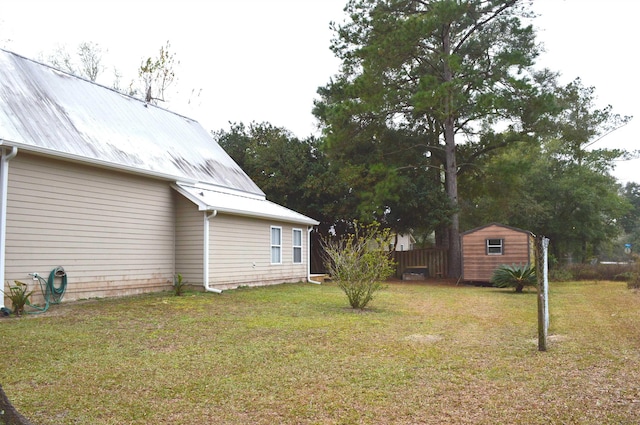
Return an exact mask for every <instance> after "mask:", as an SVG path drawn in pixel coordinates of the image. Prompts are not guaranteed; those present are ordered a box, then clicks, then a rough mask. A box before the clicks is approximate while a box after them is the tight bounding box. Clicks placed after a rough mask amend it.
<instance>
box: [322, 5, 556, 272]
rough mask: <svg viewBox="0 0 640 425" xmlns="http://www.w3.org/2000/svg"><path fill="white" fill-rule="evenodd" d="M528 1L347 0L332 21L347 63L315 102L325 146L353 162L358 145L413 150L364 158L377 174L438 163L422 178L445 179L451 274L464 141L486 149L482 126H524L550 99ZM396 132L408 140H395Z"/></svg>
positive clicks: (384, 177) (384, 176)
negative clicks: (395, 157) (540, 79)
mask: <svg viewBox="0 0 640 425" xmlns="http://www.w3.org/2000/svg"><path fill="white" fill-rule="evenodd" d="M525 3H526V2H524V1H519V0H508V1H501V0H465V1H453V0H439V1H411V0H350V1H349V2H348V3H347V6H346V8H345V11H346V12H347V14H348V16H349V20H348V21H347V22H346V23H344V24H342V25H334V26H333V29H334V31H335V38H334V39H333V41H332V45H331V48H332V50H333V52H334V53H335V55H336V56H337V57H338V58H339V59H340V60H341V61H342V67H341V71H340V73H339V74H338V75H337V76H335V78H334V79H332V80H331V81H330V82H329V83H328V84H327V85H326V86H324V87H321V88H320V89H319V94H320V96H321V99H320V100H319V101H318V102H317V103H316V105H315V109H314V113H315V115H316V116H317V117H318V118H319V119H320V121H321V123H322V124H323V128H324V134H325V136H326V138H327V154H328V155H329V156H330V158H331V159H332V160H333V159H335V160H343V161H344V158H346V157H347V155H345V153H349V155H348V157H350V158H351V159H350V160H348V161H344V162H347V163H349V162H352V161H353V160H354V159H353V158H354V157H355V156H357V154H358V152H363V153H365V155H366V156H367V157H368V158H371V155H372V153H373V152H382V153H383V154H387V153H389V152H396V151H398V148H400V149H404V152H405V153H406V154H407V155H409V156H410V157H411V158H410V160H409V161H408V162H405V163H404V164H402V163H401V164H398V163H395V162H394V161H387V157H386V156H384V155H383V156H382V157H378V158H376V160H375V161H371V160H370V159H368V160H367V161H366V164H364V165H363V168H365V169H366V170H367V173H368V174H370V173H372V172H373V171H377V175H378V176H380V179H379V181H391V182H392V181H393V179H394V178H395V177H396V175H397V174H396V173H394V172H393V171H395V170H397V169H398V168H399V167H398V166H399V165H400V166H414V164H416V163H418V164H419V166H418V167H414V170H418V169H421V168H422V170H424V171H425V172H427V171H426V169H427V168H432V167H435V168H436V169H440V173H439V174H437V175H436V177H435V178H431V179H424V181H425V183H426V182H430V185H431V186H432V187H437V186H438V185H443V186H441V189H442V188H443V189H444V192H445V193H446V195H447V198H448V201H449V205H448V206H447V208H448V209H449V214H448V216H447V217H446V219H442V220H441V222H440V223H441V224H447V225H448V235H446V236H448V237H445V238H444V240H445V241H446V240H448V244H449V267H450V270H449V275H451V276H458V275H459V273H460V244H459V238H458V234H459V216H458V208H459V202H458V173H459V171H460V167H459V165H458V163H457V151H458V148H457V145H458V144H459V143H462V142H464V143H465V144H467V145H468V146H470V147H471V149H485V150H486V149H488V148H490V147H489V146H486V145H481V144H479V138H478V135H479V134H480V133H482V132H483V131H484V130H485V129H487V128H490V126H491V125H493V124H495V123H496V122H498V121H502V122H504V121H507V122H509V123H511V125H512V127H513V128H514V129H515V130H518V131H522V130H523V127H524V124H531V122H532V121H535V116H536V115H537V114H538V112H537V111H536V107H537V106H540V105H542V106H544V105H545V104H544V103H536V102H535V100H536V99H537V98H538V96H539V95H540V94H539V93H537V92H536V88H535V85H534V84H533V76H532V73H531V72H528V71H529V68H530V67H531V66H532V64H533V60H534V58H535V57H536V55H537V54H538V48H537V46H536V43H535V34H534V31H533V29H532V27H531V26H530V25H529V26H526V25H523V23H522V20H521V17H522V16H526V15H527V11H526V7H525V6H526V4H525ZM524 112H528V113H529V115H528V116H526V117H523V115H524ZM523 118H526V120H525V119H523ZM389 134H401V135H402V136H403V137H405V138H406V139H405V140H406V141H407V143H405V144H402V145H400V146H398V145H397V143H396V142H397V140H398V139H397V138H396V137H389V136H388V135H389ZM486 140H487V139H486ZM409 141H412V142H409ZM345 146H348V147H345ZM425 158H427V159H425ZM382 169H384V171H381V170H382ZM441 176H444V179H442V177H441ZM385 184H386V183H385ZM384 207H385V206H384V205H379V206H378V208H380V209H382V208H384Z"/></svg>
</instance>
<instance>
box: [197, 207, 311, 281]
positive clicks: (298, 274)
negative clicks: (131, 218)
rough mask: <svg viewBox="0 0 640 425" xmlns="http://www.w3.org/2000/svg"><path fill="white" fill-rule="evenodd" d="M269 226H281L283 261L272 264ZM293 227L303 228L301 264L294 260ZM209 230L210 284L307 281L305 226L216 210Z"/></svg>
mask: <svg viewBox="0 0 640 425" xmlns="http://www.w3.org/2000/svg"><path fill="white" fill-rule="evenodd" d="M271 226H280V227H282V264H271ZM294 228H296V229H301V230H302V264H294V263H293V229H294ZM209 230H210V236H211V239H210V244H211V245H210V263H209V265H210V269H209V270H210V271H209V276H210V282H209V284H210V286H212V287H214V288H218V289H228V288H235V287H238V286H245V285H246V286H254V285H269V284H278V283H283V282H299V281H304V280H306V278H307V261H308V255H307V248H308V246H307V241H308V239H307V238H308V237H309V234H308V232H307V229H306V226H304V225H291V224H287V223H280V222H275V221H269V220H260V219H255V218H247V217H241V216H233V215H227V214H221V213H219V214H218V215H217V216H216V217H214V218H212V219H211V220H210V228H209Z"/></svg>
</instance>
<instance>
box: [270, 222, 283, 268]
mask: <svg viewBox="0 0 640 425" xmlns="http://www.w3.org/2000/svg"><path fill="white" fill-rule="evenodd" d="M271 264H282V227H274V226H271Z"/></svg>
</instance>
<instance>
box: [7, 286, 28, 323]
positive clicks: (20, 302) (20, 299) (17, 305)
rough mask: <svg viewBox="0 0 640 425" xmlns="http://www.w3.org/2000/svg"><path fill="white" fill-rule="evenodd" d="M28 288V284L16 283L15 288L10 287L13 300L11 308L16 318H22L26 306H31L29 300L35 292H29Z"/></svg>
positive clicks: (10, 297)
mask: <svg viewBox="0 0 640 425" xmlns="http://www.w3.org/2000/svg"><path fill="white" fill-rule="evenodd" d="M27 289H28V287H27V284H26V283H23V282H20V281H17V280H16V281H15V286H11V285H9V295H7V297H9V299H10V300H11V308H13V313H14V314H15V315H16V316H21V315H22V314H23V313H24V307H25V305H28V304H30V302H29V298H31V295H32V294H33V291H27Z"/></svg>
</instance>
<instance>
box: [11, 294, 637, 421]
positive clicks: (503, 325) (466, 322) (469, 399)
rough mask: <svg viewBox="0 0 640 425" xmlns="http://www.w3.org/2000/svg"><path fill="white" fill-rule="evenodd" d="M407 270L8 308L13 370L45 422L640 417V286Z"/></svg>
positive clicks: (14, 390)
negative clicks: (541, 290)
mask: <svg viewBox="0 0 640 425" xmlns="http://www.w3.org/2000/svg"><path fill="white" fill-rule="evenodd" d="M536 299H537V297H536V294H535V292H534V291H529V292H526V291H525V292H524V293H523V294H516V293H514V292H513V291H512V290H509V289H496V288H478V287H468V286H454V285H428V284H416V283H412V284H403V283H391V284H390V285H389V287H388V288H387V289H386V290H385V291H382V292H380V293H378V295H377V297H376V299H375V300H374V301H373V302H372V303H371V305H370V308H368V309H366V310H364V311H360V310H353V309H351V308H349V307H348V306H347V303H346V299H345V297H344V293H342V291H341V290H340V289H339V288H337V287H336V286H335V285H333V284H324V285H310V284H284V285H278V286H271V287H262V288H246V289H239V290H235V291H228V292H225V293H223V294H221V295H217V294H205V293H196V292H186V293H185V294H184V295H183V296H181V297H176V296H174V295H173V294H172V293H162V294H152V295H144V296H136V297H128V298H121V299H105V300H90V301H81V302H69V303H63V304H61V305H57V306H54V307H52V308H51V309H50V310H49V312H47V313H46V314H41V315H34V316H26V317H23V318H9V319H1V320H0V358H1V359H2V365H3V367H2V368H0V384H2V386H3V388H4V390H5V392H6V393H7V394H8V396H9V397H10V399H11V400H12V402H13V404H14V405H15V406H16V408H17V409H18V410H19V411H20V412H21V413H22V414H23V415H25V416H26V417H28V418H30V419H31V420H32V421H33V422H34V423H36V424H40V425H45V424H151V423H153V424H174V423H216V424H248V423H251V424H269V425H272V424H380V423H387V424H416V423H420V424H449V423H455V424H496V423H510V424H549V423H567V424H578V423H579V424H603V423H616V424H635V423H637V422H638V418H639V417H640V385H639V384H638V382H640V379H639V378H640V354H639V353H640V337H639V335H640V294H637V293H636V292H633V291H629V290H627V289H626V284H625V283H623V282H600V283H598V284H585V283H575V282H569V283H552V284H551V288H550V313H551V327H550V339H549V344H548V351H547V352H544V353H542V352H538V351H537V339H536V338H537V318H536V314H537V307H536Z"/></svg>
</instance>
